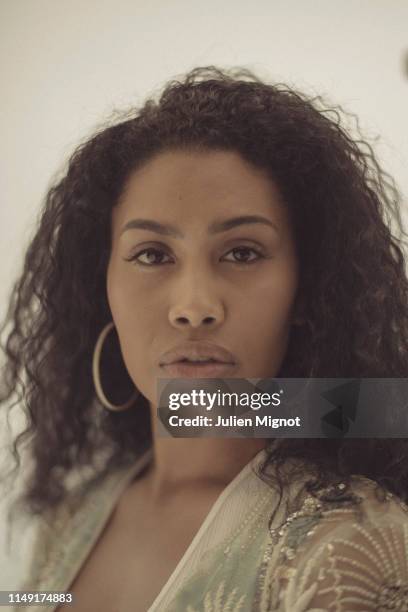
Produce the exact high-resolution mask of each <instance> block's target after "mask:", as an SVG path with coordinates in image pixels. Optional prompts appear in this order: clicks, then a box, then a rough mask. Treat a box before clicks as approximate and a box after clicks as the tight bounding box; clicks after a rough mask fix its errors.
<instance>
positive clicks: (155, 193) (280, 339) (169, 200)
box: [107, 151, 299, 507]
mask: <svg viewBox="0 0 408 612" xmlns="http://www.w3.org/2000/svg"><path fill="white" fill-rule="evenodd" d="M241 215H260V216H262V217H264V218H265V219H267V220H269V221H270V222H271V223H272V224H273V225H274V228H273V227H271V226H270V225H266V224H261V223H256V224H255V223H253V224H243V225H240V226H237V227H234V228H232V229H229V230H228V231H224V232H222V233H217V234H209V233H208V232H207V228H208V226H209V225H210V224H211V223H213V222H215V221H223V220H226V219H229V218H231V217H238V216H241ZM137 218H143V219H152V220H154V221H157V222H160V223H163V224H171V225H172V226H174V227H175V228H177V230H178V231H179V232H180V233H182V234H183V237H175V236H168V235H160V234H158V233H156V232H153V231H151V230H146V229H140V228H128V229H126V230H125V231H124V226H125V225H127V224H128V222H129V221H131V220H133V219H137ZM111 221H112V223H111V230H112V233H111V237H112V242H111V244H112V248H111V253H110V259H109V265H108V270H107V296H108V301H109V305H110V309H111V313H112V319H113V321H114V323H115V326H116V329H117V332H118V336H119V342H120V346H121V351H122V354H123V358H124V362H125V364H126V367H127V370H128V372H129V374H130V376H131V378H132V380H133V382H134V384H135V386H136V387H137V389H139V390H140V391H141V393H143V395H144V396H145V397H146V398H147V399H148V400H149V403H150V409H151V418H152V431H153V453H154V454H153V456H154V459H153V462H152V463H151V465H150V466H149V468H148V470H147V472H146V474H145V475H144V492H143V494H144V496H145V499H148V500H150V503H151V505H152V507H160V505H161V504H162V503H163V502H164V501H168V500H169V499H170V498H171V499H175V496H178V497H179V499H180V504H182V503H185V501H186V499H185V497H186V496H188V495H190V496H191V495H193V493H192V491H195V492H197V487H201V488H203V489H205V487H209V488H211V490H212V491H213V490H214V487H215V488H216V489H217V488H218V490H222V489H223V488H224V487H225V486H226V485H227V484H228V482H230V481H231V480H232V479H233V478H234V477H235V475H236V474H238V473H239V472H240V470H241V469H242V468H243V467H244V466H245V464H247V463H248V461H249V460H250V459H251V458H252V457H253V456H254V455H255V454H256V453H257V452H259V450H260V449H261V448H263V447H264V446H265V442H266V440H264V439H259V438H258V439H240V438H165V437H161V436H158V435H157V431H156V423H155V421H156V411H157V404H156V380H157V379H158V378H165V377H166V373H165V372H164V371H163V368H162V367H161V366H160V365H159V363H160V361H161V357H162V355H163V354H164V353H165V352H166V351H168V350H170V349H172V348H174V347H176V346H177V345H178V344H180V343H181V342H184V341H188V340H207V341H210V342H214V343H216V344H219V345H221V346H223V347H225V348H226V349H227V350H229V351H230V352H231V353H232V354H233V355H234V357H235V358H236V360H237V361H238V366H237V369H236V371H235V372H234V376H233V377H239V378H251V377H252V378H264V377H271V378H272V377H274V376H275V375H276V373H277V372H278V370H279V367H280V365H281V363H282V361H283V358H284V356H285V352H286V349H287V345H288V340H289V334H290V330H291V325H292V324H293V323H294V307H295V299H296V291H297V287H298V279H299V276H298V275H299V267H298V260H297V255H296V247H295V242H294V237H293V233H292V228H291V225H290V221H289V217H288V213H287V210H286V208H285V205H284V202H283V201H282V198H281V195H280V193H279V190H278V188H277V186H276V185H275V184H274V183H273V181H272V180H271V178H270V177H268V176H267V174H266V173H264V171H263V170H261V169H258V168H255V167H254V166H252V165H251V164H249V163H248V162H247V161H246V160H244V159H243V158H242V157H241V156H240V155H239V154H238V153H236V152H231V151H211V152H205V153H204V152H200V153H198V152H187V151H166V152H162V153H159V154H158V155H156V156H155V157H154V158H153V159H151V160H149V161H148V162H147V163H146V164H145V165H144V166H143V167H141V168H139V169H138V170H136V171H135V172H134V173H133V174H132V175H131V176H130V179H129V180H128V182H127V184H126V186H125V189H124V192H123V194H122V197H121V198H120V201H119V202H118V204H117V206H115V208H114V209H113V212H112V219H111ZM238 247H239V248H240V249H245V250H244V251H238V250H237V251H233V250H232V249H234V248H235V249H238ZM146 248H154V249H159V250H160V251H161V252H151V253H141V252H142V251H143V249H146ZM251 249H255V250H257V251H258V252H260V253H261V254H262V255H264V257H263V258H262V257H261V258H259V255H258V254H257V253H256V252H254V251H252V250H251ZM136 256H138V260H136V259H134V260H133V261H127V260H129V259H130V258H131V257H135V258H136ZM138 261H139V262H140V263H138ZM245 261H248V263H242V262H245ZM143 263H144V264H145V265H143ZM208 317H212V318H211V319H207V318H208ZM206 320H207V322H206ZM208 321H210V322H208ZM189 491H190V492H191V493H188V492H189ZM183 497H184V498H183Z"/></svg>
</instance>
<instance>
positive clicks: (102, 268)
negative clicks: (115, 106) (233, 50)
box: [3, 67, 408, 612]
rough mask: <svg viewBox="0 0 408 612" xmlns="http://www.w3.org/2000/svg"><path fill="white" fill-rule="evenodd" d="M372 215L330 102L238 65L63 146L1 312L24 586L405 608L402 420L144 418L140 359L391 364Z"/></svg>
mask: <svg viewBox="0 0 408 612" xmlns="http://www.w3.org/2000/svg"><path fill="white" fill-rule="evenodd" d="M392 220H396V221H397V223H398V227H399V230H400V232H402V227H401V220H400V213H399V209H398V195H397V192H396V190H395V188H394V187H393V186H392V182H391V181H390V180H389V178H388V176H387V175H386V174H385V173H384V172H383V171H382V170H381V168H380V167H379V166H378V164H377V162H376V160H375V158H374V155H373V153H372V151H371V149H370V148H369V147H368V146H367V145H364V143H356V142H354V141H353V140H352V139H351V138H350V136H348V135H347V133H346V132H345V131H344V130H343V128H342V127H341V124H340V116H339V114H338V112H337V111H333V112H332V114H330V111H329V110H327V109H325V108H324V107H322V106H321V104H320V102H319V100H309V99H307V97H306V96H304V95H300V94H299V93H296V92H295V91H293V90H291V89H288V88H286V87H283V86H275V85H270V84H266V83H263V82H261V81H260V80H259V79H257V78H256V77H254V75H253V74H251V73H250V72H248V71H241V72H236V73H233V72H231V73H228V72H226V71H222V70H219V69H216V68H214V67H209V68H197V69H195V70H193V71H191V72H190V73H189V74H188V75H187V76H186V77H185V78H184V79H183V80H180V81H173V82H170V83H168V84H167V86H166V87H165V89H164V91H163V92H162V94H161V96H160V98H159V100H158V101H155V100H148V101H147V102H146V103H145V104H144V106H143V107H142V108H140V109H137V110H136V111H135V112H134V113H132V114H131V116H129V117H128V118H127V119H126V120H124V121H122V122H120V123H117V124H116V125H113V126H111V127H105V128H103V129H101V130H100V131H99V132H98V133H97V134H95V135H94V136H93V137H92V138H90V139H89V140H88V141H87V142H84V143H83V144H82V145H81V146H80V147H79V148H78V149H77V150H76V151H75V153H74V155H73V156H72V157H71V159H70V161H69V166H68V170H67V172H66V174H65V176H63V178H61V179H60V180H59V181H58V182H57V183H56V184H55V186H53V187H52V188H51V189H50V191H49V193H48V196H47V199H46V204H45V208H44V211H43V214H42V217H41V222H40V225H39V228H38V231H37V233H36V235H35V237H34V239H33V241H32V243H31V245H30V247H29V249H28V252H27V255H26V259H25V266H24V270H23V273H22V276H21V279H20V280H19V281H18V283H17V284H16V286H15V288H14V292H13V296H12V300H11V305H10V310H9V314H8V321H11V322H12V325H13V327H12V329H11V331H10V332H9V335H8V338H7V341H6V343H5V351H6V355H7V357H8V363H7V368H6V371H5V376H4V389H5V391H4V393H3V400H4V401H5V402H6V401H7V400H9V399H10V398H12V397H13V394H14V393H16V394H17V400H16V401H15V403H14V404H13V405H16V404H17V403H18V404H21V405H22V406H23V408H24V409H25V411H26V414H27V417H28V422H27V428H26V430H25V432H24V433H22V434H21V435H19V436H18V438H17V440H16V447H15V456H16V458H17V457H18V448H19V445H20V444H21V443H22V442H23V441H24V440H29V441H30V448H31V452H32V457H33V471H32V474H31V478H30V479H29V480H28V481H27V482H28V484H27V488H26V490H25V493H24V497H23V499H22V502H23V503H24V508H26V509H28V510H29V511H30V512H35V513H37V514H38V515H39V526H38V536H37V541H36V546H35V547H34V550H33V555H32V560H31V571H30V573H29V575H28V576H27V579H26V581H25V583H24V589H25V590H38V591H65V592H68V591H69V592H71V593H73V596H74V598H75V603H74V609H75V610H78V611H79V612H82V611H85V610H86V611H89V610H98V611H101V612H107V611H109V612H111V611H113V610H120V611H121V612H130V611H132V612H141V611H146V610H149V612H156V611H160V612H161V611H166V612H167V611H168V612H176V611H177V612H178V611H183V612H184V611H188V612H203V611H204V610H205V611H206V612H207V611H212V612H215V611H217V612H221V611H226V610H230V611H233V610H234V611H237V610H240V611H241V612H242V611H245V612H247V611H248V612H249V611H252V612H254V611H260V612H265V611H272V610H279V611H281V612H282V611H284V612H293V611H296V612H302V611H306V610H317V609H319V610H331V609H336V610H385V609H387V610H388V609H393V610H406V609H407V608H406V602H407V601H408V544H407V542H408V509H407V506H406V505H405V503H404V502H406V501H407V500H408V477H407V474H408V458H407V454H406V453H407V449H408V445H407V443H406V440H405V439H393V440H387V439H378V440H377V439H346V440H341V439H330V440H327V439H269V440H264V439H237V438H199V439H198V438H177V439H174V438H165V437H161V436H159V435H158V431H157V423H156V411H157V400H156V382H157V379H158V378H168V377H172V376H179V377H184V376H190V375H195V376H198V377H200V375H201V376H202V377H204V378H205V377H206V376H211V375H213V374H214V371H215V370H214V369H211V368H214V366H209V365H198V364H195V365H193V364H190V365H188V364H184V365H183V366H180V365H174V361H175V360H177V359H180V358H181V357H184V358H188V359H189V360H190V361H194V360H195V359H198V358H200V357H201V358H204V359H205V358H209V357H212V358H215V359H218V361H221V362H223V365H218V366H216V367H217V368H218V369H217V370H216V371H217V373H218V375H219V377H232V378H234V377H240V378H251V377H256V378H258V377H259V378H264V377H320V378H324V377H406V376H407V374H408V359H407V358H408V325H407V321H408V308H407V295H408V282H407V277H406V273H405V269H404V255H403V251H402V240H399V239H398V238H396V237H395V236H393V234H392V232H391V228H390V225H391V221H392ZM23 372H25V376H26V378H25V379H24V381H22V379H21V373H23ZM87 470H88V471H87ZM65 605H66V606H67V604H65ZM65 605H64V600H63V599H59V600H57V601H55V600H54V603H53V604H52V606H51V607H49V605H48V606H47V607H44V610H45V609H47V610H56V609H58V610H61V609H65ZM335 606H337V607H335ZM404 606H405V607H404ZM39 609H40V610H41V609H42V608H41V607H40V608H39ZM66 609H68V606H67V607H66Z"/></svg>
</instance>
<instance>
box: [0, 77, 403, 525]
mask: <svg viewBox="0 0 408 612" xmlns="http://www.w3.org/2000/svg"><path fill="white" fill-rule="evenodd" d="M110 123H111V121H109V122H108V125H107V124H106V122H105V124H104V125H103V126H102V127H100V128H98V129H97V131H96V133H94V134H93V135H92V136H91V137H90V138H88V139H86V141H84V142H83V143H81V144H80V145H79V146H78V147H77V149H76V150H75V151H74V153H73V154H72V156H71V157H70V159H69V162H68V165H67V169H66V171H64V174H63V176H62V178H58V179H55V180H54V183H53V185H52V186H51V187H50V189H49V191H48V193H47V195H46V198H45V202H44V207H43V210H42V212H41V215H40V218H39V222H38V228H36V231H35V235H34V237H33V239H32V241H31V243H30V245H29V248H28V250H27V253H26V255H25V260H24V266H23V270H22V273H21V276H20V277H19V279H18V280H17V282H16V283H15V285H14V287H13V289H12V292H11V296H10V304H9V309H8V312H7V315H6V319H5V321H4V323H3V325H2V328H1V334H2V335H4V334H6V332H7V335H6V338H5V339H4V340H2V348H3V350H4V352H5V355H6V363H5V366H4V375H3V377H2V384H3V386H2V390H1V396H0V400H1V402H2V403H3V404H4V405H7V407H8V411H12V410H13V409H14V408H15V407H16V406H18V407H19V409H22V410H23V414H24V415H25V426H24V429H23V430H22V431H21V432H20V433H19V434H18V435H17V436H15V439H14V440H13V442H12V445H11V446H12V449H11V450H12V455H13V457H14V460H15V467H14V469H13V472H12V473H14V472H15V470H18V468H19V467H20V465H21V460H20V456H21V453H22V448H23V446H24V445H26V446H27V448H28V452H29V456H30V457H31V460H32V461H31V464H30V465H31V470H32V472H31V475H30V478H28V479H27V483H26V485H25V488H24V491H23V494H22V503H23V506H24V508H25V509H26V510H28V511H29V512H31V513H43V512H44V511H45V510H46V509H48V508H53V507H55V506H56V505H57V504H58V503H59V502H61V501H63V500H64V499H68V497H69V487H68V486H67V482H68V479H69V476H70V475H72V474H73V473H76V471H77V470H81V469H84V470H87V469H89V468H91V473H92V474H94V476H93V477H95V474H96V475H97V476H96V477H97V478H103V476H104V475H105V474H107V472H108V471H110V470H112V469H114V468H116V467H118V466H121V465H123V464H125V463H127V462H128V461H134V460H135V458H137V457H138V456H140V454H141V453H142V452H144V451H145V450H146V449H147V448H148V447H149V446H150V445H151V442H152V441H151V426H150V415H149V408H148V402H147V400H146V399H145V398H144V397H143V396H141V398H140V399H139V400H138V403H137V405H136V406H135V408H134V409H131V410H128V411H127V412H121V413H112V412H111V411H107V410H103V409H102V408H101V405H100V404H99V402H98V399H97V398H96V396H95V391H94V387H93V380H92V371H91V364H92V354H93V349H94V346H95V343H96V340H97V338H98V335H99V334H100V331H101V329H102V328H103V327H104V326H105V325H106V323H107V322H109V321H110V320H111V319H112V317H111V314H110V309H109V306H108V302H107V297H106V294H105V286H106V285H105V281H106V270H107V264H108V258H109V254H110V218H111V211H112V209H113V207H114V206H115V204H117V202H118V200H119V198H120V196H121V194H122V192H123V189H124V186H125V183H126V181H127V179H128V178H129V176H130V174H131V173H132V172H133V171H134V170H135V169H137V168H139V167H140V166H141V165H142V164H144V163H146V162H148V161H149V159H152V157H153V156H154V155H156V154H157V153H159V152H161V151H164V150H186V151H195V150H198V151H211V150H226V151H228V150H229V151H235V152H238V153H239V154H240V155H241V156H242V157H243V158H244V159H245V160H246V161H248V162H250V163H252V164H253V165H254V166H256V167H259V168H262V169H263V170H264V171H265V172H267V173H268V175H269V176H270V177H271V178H272V179H273V180H274V181H275V182H276V184H277V185H278V187H279V188H280V191H281V193H282V195H283V197H284V202H285V203H286V205H287V207H288V210H289V214H290V218H291V222H292V224H293V228H294V232H295V239H296V242H297V247H298V253H299V261H300V285H299V286H300V297H301V300H302V304H303V305H304V324H303V325H302V326H301V327H294V328H293V331H292V332H291V336H290V340H289V345H288V349H287V353H286V355H285V359H284V362H283V364H282V367H281V369H280V371H279V372H278V373H277V376H278V377H300V378H302V377H320V378H325V377H387V378H389V377H406V376H407V375H408V325H407V324H408V308H407V297H408V280H407V276H406V270H405V265H404V251H403V249H404V246H405V244H404V239H403V235H406V234H405V232H404V230H403V226H402V222H401V216H400V210H399V209H400V204H401V198H400V196H399V194H398V191H397V189H396V187H395V184H394V182H393V180H392V179H391V177H390V176H389V175H388V174H387V173H386V172H384V170H383V169H382V168H381V167H380V166H379V164H378V162H377V161H376V158H375V155H374V153H373V150H372V147H371V146H370V145H369V144H368V143H367V142H365V141H364V140H363V139H355V138H354V139H353V138H352V137H351V136H350V135H349V133H348V131H347V130H346V129H345V128H344V120H343V118H342V110H341V108H340V107H337V106H336V107H328V106H327V105H326V104H325V103H324V101H323V100H322V98H321V97H314V98H311V97H308V96H306V95H305V94H301V93H299V92H297V91H295V90H294V89H293V88H291V87H288V86H286V85H284V84H280V83H279V84H268V83H265V82H263V81H262V80H261V79H259V78H258V77H256V76H255V75H254V74H253V73H252V72H251V71H249V70H246V69H242V68H240V69H236V70H229V71H228V70H222V69H219V68H217V67H214V66H207V67H199V68H195V69H194V70H191V71H190V72H189V73H188V74H187V75H184V76H183V78H179V79H178V80H171V81H169V82H168V83H167V84H166V85H165V87H164V88H163V90H162V91H161V92H160V95H159V96H157V97H155V98H153V97H152V98H151V99H148V100H147V101H146V102H145V103H144V104H143V105H142V106H141V107H140V108H137V109H135V108H133V109H132V110H131V111H130V112H127V113H126V114H125V115H121V119H120V121H115V123H114V124H113V125H110ZM357 127H358V122H357ZM393 222H395V223H396V226H397V228H398V230H399V237H397V236H395V235H394V234H393V230H392V227H391V226H392V223H393ZM9 326H10V327H11V328H10V329H9ZM104 353H107V355H106V358H105V360H106V363H105V365H104V367H106V368H107V370H108V371H109V376H110V383H111V386H112V387H113V388H114V387H116V388H121V389H122V388H123V389H125V393H124V396H125V397H126V394H127V393H128V390H129V388H130V385H131V381H130V378H129V377H128V375H127V374H124V369H125V368H124V365H123V361H121V360H120V359H118V355H117V348H116V352H115V349H114V347H111V348H109V349H107V350H106V351H105V350H104ZM126 376H127V378H124V377H126ZM10 404H11V405H10ZM8 415H9V412H8ZM267 451H268V453H267V460H266V462H265V464H264V466H263V468H262V470H261V471H262V474H263V476H262V477H264V478H265V479H268V480H270V478H271V477H270V476H268V475H267V468H268V465H270V464H272V463H273V464H274V465H275V466H276V467H277V472H278V482H279V484H280V487H281V488H282V486H283V485H284V482H283V480H282V476H281V475H279V474H280V469H281V467H282V466H283V465H285V463H286V462H287V460H288V459H290V458H300V459H301V460H303V461H306V462H308V464H310V465H311V466H312V468H313V470H314V479H313V480H312V481H309V483H308V486H309V487H310V488H311V489H313V487H314V486H326V485H328V484H330V483H332V482H333V480H335V479H341V480H342V481H343V482H349V480H350V477H351V475H352V474H356V473H358V474H363V475H365V476H367V477H368V478H372V479H373V480H375V481H376V482H377V483H378V484H379V489H380V490H381V491H382V492H383V493H385V491H386V490H388V491H391V492H393V493H394V494H396V495H398V496H399V497H400V498H401V499H403V500H405V501H407V500H408V443H407V441H406V440H405V439H392V440H389V439H378V440H377V439H330V440H328V439H281V440H280V441H279V444H274V445H273V448H269V445H267Z"/></svg>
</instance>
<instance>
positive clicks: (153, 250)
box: [125, 246, 265, 268]
mask: <svg viewBox="0 0 408 612" xmlns="http://www.w3.org/2000/svg"><path fill="white" fill-rule="evenodd" d="M233 251H252V252H254V253H256V255H257V257H256V259H253V260H252V261H233V262H230V263H235V264H238V265H244V266H245V265H250V264H252V263H255V262H257V261H259V260H260V259H265V256H264V255H263V254H262V253H261V252H260V251H258V250H257V249H254V248H253V247H247V246H241V247H234V248H233V249H231V250H230V251H228V253H232V252H233ZM149 252H150V253H151V252H153V253H164V254H166V252H165V251H164V250H162V249H157V248H154V247H148V248H146V249H143V250H142V251H139V252H138V253H135V254H134V255H132V256H131V257H129V258H127V259H125V261H131V262H132V261H133V262H135V263H137V264H139V265H141V266H146V267H148V268H152V267H154V266H161V265H166V264H163V263H143V262H141V261H138V260H137V259H138V257H140V256H141V255H143V254H144V253H149ZM228 253H227V254H228Z"/></svg>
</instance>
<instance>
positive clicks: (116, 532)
mask: <svg viewBox="0 0 408 612" xmlns="http://www.w3.org/2000/svg"><path fill="white" fill-rule="evenodd" d="M215 497H216V495H214V494H213V495H212V496H210V497H207V498H204V499H201V500H200V503H198V504H197V500H195V502H193V501H192V502H191V504H190V505H188V504H185V505H184V506H182V507H178V510H176V507H174V508H169V509H168V510H167V511H165V512H162V511H161V512H158V513H157V514H153V513H151V512H150V513H147V512H144V511H142V510H141V509H140V510H139V511H138V512H137V513H136V514H134V516H133V517H132V519H133V520H131V521H130V520H129V515H127V516H125V517H124V516H119V517H117V516H116V517H115V516H114V517H112V519H111V520H110V521H109V522H108V524H107V526H106V527H105V529H104V530H103V532H102V534H101V536H100V537H99V538H98V541H97V542H96V544H95V546H94V547H93V549H92V551H91V553H90V555H89V556H88V558H87V559H86V561H85V563H84V564H83V566H82V568H81V570H80V572H79V573H78V574H77V576H76V578H75V579H74V581H73V583H72V584H71V586H70V588H69V589H67V590H68V591H69V592H71V593H72V594H73V597H74V599H75V603H74V606H75V612H89V610H98V612H147V610H148V609H149V607H150V606H151V605H152V604H153V602H154V600H155V599H156V597H157V596H158V595H159V593H160V592H161V591H162V589H163V587H164V585H165V584H166V583H167V581H168V580H169V578H170V577H171V575H172V574H173V572H174V570H175V568H176V566H177V565H178V563H179V561H180V560H181V559H182V557H183V555H184V554H185V552H186V551H187V549H188V547H189V545H190V544H191V542H192V540H193V538H194V536H195V535H196V533H197V532H198V530H199V529H200V527H201V525H202V523H203V521H204V520H205V517H206V516H207V514H208V512H209V510H210V508H211V506H212V504H213V502H214V499H215ZM71 607H72V606H70V607H68V606H61V607H59V608H57V610H58V612H60V611H62V610H64V611H65V610H66V611H68V610H69V611H71Z"/></svg>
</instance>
